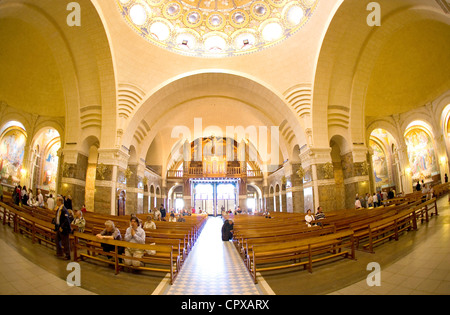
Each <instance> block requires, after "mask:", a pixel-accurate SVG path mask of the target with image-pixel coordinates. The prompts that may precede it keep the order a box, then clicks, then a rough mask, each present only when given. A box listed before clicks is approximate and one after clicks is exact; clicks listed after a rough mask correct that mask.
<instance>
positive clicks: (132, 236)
mask: <svg viewBox="0 0 450 315" xmlns="http://www.w3.org/2000/svg"><path fill="white" fill-rule="evenodd" d="M139 225H140V222H139V219H138V218H137V217H134V216H133V217H131V219H130V227H129V228H128V229H127V231H126V233H125V237H124V240H125V242H130V243H136V244H145V231H144V230H143V229H142V228H141V227H140V226H139ZM125 256H128V257H133V258H142V257H143V256H144V251H143V250H142V249H136V248H132V247H127V248H125ZM124 263H125V265H128V266H134V267H139V266H141V265H142V262H141V261H139V260H134V259H126V258H125V259H124Z"/></svg>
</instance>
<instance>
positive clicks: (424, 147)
mask: <svg viewBox="0 0 450 315" xmlns="http://www.w3.org/2000/svg"><path fill="white" fill-rule="evenodd" d="M405 141H406V146H407V148H408V158H409V164H410V167H411V173H412V179H413V180H414V181H417V180H422V179H423V180H426V179H431V177H432V175H434V174H437V173H438V169H437V164H436V157H435V154H434V149H433V142H432V140H431V137H430V136H429V135H428V133H426V132H425V131H424V130H422V129H418V128H414V129H411V130H410V131H408V132H407V133H406V135H405Z"/></svg>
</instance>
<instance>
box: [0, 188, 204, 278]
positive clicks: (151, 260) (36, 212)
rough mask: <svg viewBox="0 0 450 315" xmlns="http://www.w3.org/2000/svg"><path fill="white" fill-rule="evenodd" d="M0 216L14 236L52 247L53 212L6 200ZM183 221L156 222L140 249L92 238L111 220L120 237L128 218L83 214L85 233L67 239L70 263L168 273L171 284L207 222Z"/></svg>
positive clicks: (201, 218) (190, 218) (197, 217)
mask: <svg viewBox="0 0 450 315" xmlns="http://www.w3.org/2000/svg"><path fill="white" fill-rule="evenodd" d="M0 214H1V215H2V222H3V224H4V225H9V226H12V228H13V231H14V232H17V233H21V234H24V235H27V236H29V237H30V238H31V240H32V243H36V242H37V243H39V244H46V245H47V246H52V247H54V246H55V231H54V224H52V219H53V218H54V216H55V212H54V211H51V210H49V209H43V208H34V207H28V206H17V205H15V204H14V203H12V201H11V199H10V198H8V196H6V198H4V202H0ZM137 216H138V217H139V219H140V220H145V218H146V215H145V214H144V215H141V214H139V215H137ZM184 218H185V219H186V222H164V221H156V222H155V223H156V227H157V228H156V230H146V231H145V232H146V244H145V245H143V244H135V243H129V242H125V241H113V240H100V239H98V238H97V237H96V236H95V235H96V234H98V233H99V232H100V231H102V230H103V229H104V228H105V225H104V223H105V222H106V221H107V220H112V221H113V222H114V223H115V225H116V227H117V228H118V229H119V230H120V232H121V234H122V236H124V235H125V232H126V229H127V228H128V226H129V224H130V221H129V220H130V216H124V217H117V216H110V215H100V214H94V213H87V214H86V215H85V220H86V227H87V228H86V230H85V232H84V233H80V232H78V231H74V233H73V235H71V250H72V251H73V260H74V261H80V260H87V259H92V260H95V261H100V262H103V263H106V264H108V265H113V266H114V269H115V273H116V274H118V273H119V272H120V271H121V270H123V268H131V269H138V270H148V271H156V272H164V273H169V274H170V283H171V284H173V282H174V281H175V278H176V276H177V274H178V273H179V271H180V270H181V268H182V265H183V262H184V261H185V260H186V257H187V256H188V254H189V252H190V250H191V248H192V246H193V245H194V243H195V241H196V240H197V238H198V236H199V234H200V232H201V230H202V228H203V226H204V224H205V223H206V219H207V217H206V216H203V215H192V216H186V217H184ZM102 243H103V244H109V245H111V246H113V247H114V251H111V252H104V251H103V248H102V246H101V244H102ZM126 247H128V248H133V249H141V250H144V252H145V253H146V254H145V255H144V257H143V258H141V259H138V258H132V257H125V255H124V254H123V253H122V251H121V249H123V248H126ZM125 258H127V259H131V260H138V261H140V264H136V266H128V265H125V264H124V263H123V260H124V259H125Z"/></svg>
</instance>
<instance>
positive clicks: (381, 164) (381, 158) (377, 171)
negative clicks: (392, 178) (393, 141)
mask: <svg viewBox="0 0 450 315" xmlns="http://www.w3.org/2000/svg"><path fill="white" fill-rule="evenodd" d="M369 145H370V147H371V148H372V149H373V155H372V166H373V175H374V178H375V185H376V187H384V186H389V173H388V167H387V158H386V154H385V153H384V150H383V149H382V148H381V147H380V145H378V144H377V143H376V142H375V141H373V140H370V141H369Z"/></svg>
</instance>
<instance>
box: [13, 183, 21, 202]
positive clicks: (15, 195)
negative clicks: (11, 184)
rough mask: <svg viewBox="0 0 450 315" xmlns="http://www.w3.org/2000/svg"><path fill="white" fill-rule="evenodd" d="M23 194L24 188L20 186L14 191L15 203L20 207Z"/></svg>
mask: <svg viewBox="0 0 450 315" xmlns="http://www.w3.org/2000/svg"><path fill="white" fill-rule="evenodd" d="M21 192H22V187H21V186H20V185H19V186H17V187H16V188H15V190H14V203H15V204H16V206H18V205H19V203H20V199H21V197H20V193H21Z"/></svg>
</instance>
